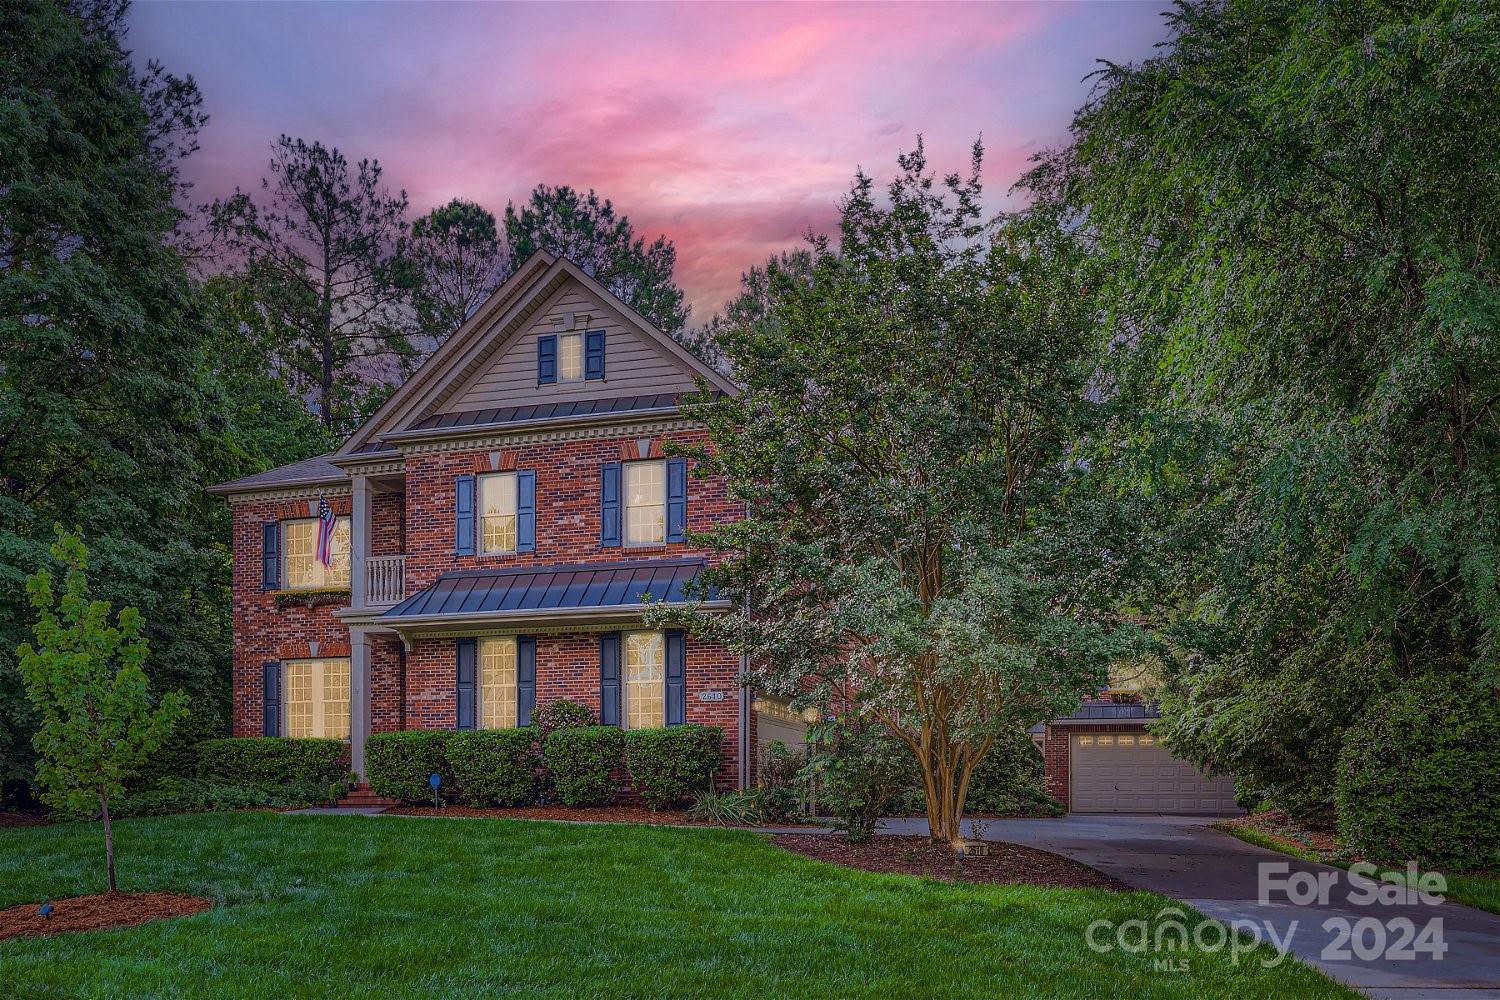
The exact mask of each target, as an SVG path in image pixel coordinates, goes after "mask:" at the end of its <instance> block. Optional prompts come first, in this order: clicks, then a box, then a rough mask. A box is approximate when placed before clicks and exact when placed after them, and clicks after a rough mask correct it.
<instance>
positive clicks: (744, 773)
mask: <svg viewBox="0 0 1500 1000" xmlns="http://www.w3.org/2000/svg"><path fill="white" fill-rule="evenodd" d="M749 672H750V656H749V654H748V653H741V654H740V791H744V790H745V789H747V788H749V787H750V754H751V753H752V752H753V750H752V749H751V748H750V747H749V746H747V745H746V744H747V743H749V741H750V689H749V688H748V687H746V686H745V683H744V680H745V676H746V675H747V674H748V673H749Z"/></svg>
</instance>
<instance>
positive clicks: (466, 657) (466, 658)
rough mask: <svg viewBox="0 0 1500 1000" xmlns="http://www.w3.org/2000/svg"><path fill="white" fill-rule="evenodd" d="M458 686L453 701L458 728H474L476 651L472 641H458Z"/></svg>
mask: <svg viewBox="0 0 1500 1000" xmlns="http://www.w3.org/2000/svg"><path fill="white" fill-rule="evenodd" d="M454 645H455V646H456V647H457V650H458V686H457V688H456V689H455V698H454V701H455V703H456V705H457V708H458V728H459V729H473V728H474V675H475V673H477V672H478V671H477V664H476V663H475V661H476V660H477V659H478V658H479V657H478V650H477V649H476V648H475V646H476V642H475V640H473V639H458V640H456V641H455V643H454Z"/></svg>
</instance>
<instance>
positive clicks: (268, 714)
mask: <svg viewBox="0 0 1500 1000" xmlns="http://www.w3.org/2000/svg"><path fill="white" fill-rule="evenodd" d="M260 676H261V711H262V713H264V714H263V716H262V719H261V730H260V731H261V735H263V736H280V735H281V664H280V663H277V662H276V661H275V660H267V661H266V662H265V663H262V664H261V665H260Z"/></svg>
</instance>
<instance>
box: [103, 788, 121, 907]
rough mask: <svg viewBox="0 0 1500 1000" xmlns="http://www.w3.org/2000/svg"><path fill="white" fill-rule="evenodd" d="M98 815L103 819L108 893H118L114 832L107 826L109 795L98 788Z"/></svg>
mask: <svg viewBox="0 0 1500 1000" xmlns="http://www.w3.org/2000/svg"><path fill="white" fill-rule="evenodd" d="M99 814H100V815H101V816H102V817H103V818H104V867H105V869H106V870H107V871H108V872H109V891H110V892H112V893H114V892H119V891H120V889H119V886H118V885H117V884H116V882H115V831H114V828H113V827H111V826H110V825H109V793H108V792H106V791H105V790H104V786H103V785H100V786H99Z"/></svg>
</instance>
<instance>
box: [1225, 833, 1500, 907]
mask: <svg viewBox="0 0 1500 1000" xmlns="http://www.w3.org/2000/svg"><path fill="white" fill-rule="evenodd" d="M1214 829H1216V830H1222V831H1223V832H1225V833H1227V834H1229V835H1230V836H1231V837H1238V838H1239V839H1241V840H1243V841H1244V842H1245V843H1247V844H1254V845H1255V846H1256V847H1264V848H1265V849H1266V850H1268V851H1276V852H1277V853H1280V854H1290V855H1291V856H1292V857H1294V858H1301V859H1302V860H1303V861H1314V862H1317V863H1318V864H1324V865H1332V866H1334V867H1335V868H1348V867H1349V866H1350V865H1351V864H1353V862H1352V861H1351V860H1349V859H1347V858H1341V857H1337V856H1333V855H1329V854H1325V853H1324V852H1322V851H1315V850H1313V849H1312V848H1311V847H1307V846H1306V845H1304V844H1299V843H1297V842H1295V841H1291V840H1286V839H1285V838H1282V837H1276V836H1272V835H1271V834H1269V833H1266V832H1264V831H1262V830H1255V829H1251V828H1249V827H1243V826H1237V825H1235V824H1233V823H1215V824H1214ZM1392 870H1399V869H1392ZM1443 877H1444V878H1446V879H1447V880H1448V891H1447V893H1446V897H1447V898H1448V899H1451V900H1453V902H1455V903H1463V904H1464V905H1465V906H1472V907H1474V908H1475V909H1476V910H1488V911H1489V912H1491V913H1500V878H1495V877H1494V876H1490V875H1450V874H1448V873H1446V872H1444V873H1443Z"/></svg>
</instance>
